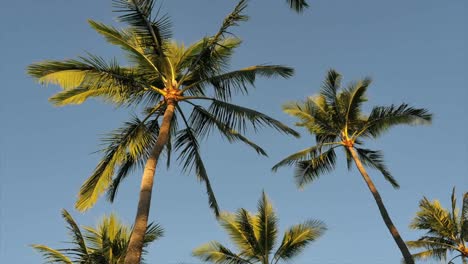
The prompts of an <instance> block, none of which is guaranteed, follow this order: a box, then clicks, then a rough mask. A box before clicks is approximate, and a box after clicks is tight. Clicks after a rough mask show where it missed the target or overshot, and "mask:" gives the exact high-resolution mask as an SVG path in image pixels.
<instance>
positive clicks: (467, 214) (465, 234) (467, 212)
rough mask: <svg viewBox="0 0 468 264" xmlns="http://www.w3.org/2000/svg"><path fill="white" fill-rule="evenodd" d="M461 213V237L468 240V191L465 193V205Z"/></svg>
mask: <svg viewBox="0 0 468 264" xmlns="http://www.w3.org/2000/svg"><path fill="white" fill-rule="evenodd" d="M460 215H461V220H460V226H461V230H460V237H461V238H462V239H463V241H466V242H468V192H467V193H465V194H464V195H463V205H462V210H461V214H460Z"/></svg>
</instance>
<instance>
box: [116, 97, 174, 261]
mask: <svg viewBox="0 0 468 264" xmlns="http://www.w3.org/2000/svg"><path fill="white" fill-rule="evenodd" d="M174 109H175V105H174V103H173V102H172V103H171V102H168V105H167V108H166V110H165V112H164V116H163V121H162V124H161V128H160V129H159V134H158V139H157V141H156V143H155V145H154V148H153V150H152V152H151V156H150V157H149V158H148V160H147V161H146V164H145V169H144V171H143V176H142V179H141V187H140V198H139V201H138V209H137V214H136V217H135V224H134V227H133V231H132V235H131V236H130V242H129V243H128V248H127V254H126V256H125V262H124V263H125V264H139V263H140V260H141V252H142V249H143V240H144V237H145V233H146V228H147V226H148V215H149V210H150V204H151V192H152V190H153V180H154V173H155V171H156V165H157V164H158V159H159V155H160V154H161V152H162V150H163V149H164V146H165V145H166V144H167V141H168V140H169V131H170V128H171V121H172V117H173V116H174Z"/></svg>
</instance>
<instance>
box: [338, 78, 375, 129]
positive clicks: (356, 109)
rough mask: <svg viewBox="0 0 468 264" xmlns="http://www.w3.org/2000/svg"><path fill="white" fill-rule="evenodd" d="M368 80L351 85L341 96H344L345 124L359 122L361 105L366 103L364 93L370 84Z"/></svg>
mask: <svg viewBox="0 0 468 264" xmlns="http://www.w3.org/2000/svg"><path fill="white" fill-rule="evenodd" d="M371 82H372V81H371V79H370V78H365V79H363V80H361V81H358V82H356V83H353V84H351V85H350V86H349V87H348V88H347V89H346V90H345V91H344V92H343V94H344V95H346V98H344V99H345V100H344V101H345V102H344V103H345V104H346V105H347V107H346V119H345V122H346V124H349V123H350V122H352V121H353V120H359V118H360V116H361V106H362V103H364V102H366V101H367V98H366V91H367V88H368V87H369V85H370V84H371Z"/></svg>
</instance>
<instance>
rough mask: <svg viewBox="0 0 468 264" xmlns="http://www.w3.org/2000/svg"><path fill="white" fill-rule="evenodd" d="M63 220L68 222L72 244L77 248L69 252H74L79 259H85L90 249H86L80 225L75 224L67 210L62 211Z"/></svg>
mask: <svg viewBox="0 0 468 264" xmlns="http://www.w3.org/2000/svg"><path fill="white" fill-rule="evenodd" d="M62 218H63V219H64V220H65V221H66V222H67V224H68V226H67V229H68V231H69V235H70V236H71V238H72V243H73V244H75V245H76V246H77V247H75V248H71V249H69V251H71V252H74V254H76V255H77V256H79V257H85V256H87V255H88V249H87V247H86V242H85V239H84V237H83V234H82V233H81V230H80V228H79V227H78V224H77V223H76V222H75V220H74V219H73V217H72V216H71V215H70V213H68V211H67V210H65V209H63V210H62Z"/></svg>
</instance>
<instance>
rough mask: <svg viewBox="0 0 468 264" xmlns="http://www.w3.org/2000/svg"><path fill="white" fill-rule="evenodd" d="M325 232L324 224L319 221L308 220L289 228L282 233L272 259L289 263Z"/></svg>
mask: <svg viewBox="0 0 468 264" xmlns="http://www.w3.org/2000/svg"><path fill="white" fill-rule="evenodd" d="M326 230H327V228H326V226H325V224H324V223H323V222H322V221H319V220H309V221H306V222H304V223H302V224H298V225H294V226H292V227H290V228H289V229H288V230H286V232H285V233H284V236H283V240H282V241H281V244H280V247H279V248H278V250H277V251H276V253H275V255H274V259H275V260H278V259H282V260H285V261H289V260H290V259H292V258H294V257H296V256H297V255H299V254H300V253H301V252H302V251H303V250H304V249H305V247H307V246H308V245H309V244H310V243H312V242H314V241H316V240H317V239H318V238H319V237H321V236H322V235H323V234H324V233H325V231H326Z"/></svg>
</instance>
